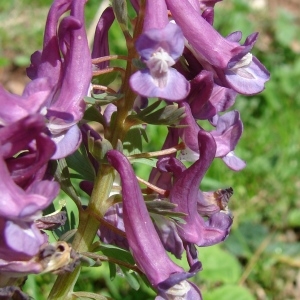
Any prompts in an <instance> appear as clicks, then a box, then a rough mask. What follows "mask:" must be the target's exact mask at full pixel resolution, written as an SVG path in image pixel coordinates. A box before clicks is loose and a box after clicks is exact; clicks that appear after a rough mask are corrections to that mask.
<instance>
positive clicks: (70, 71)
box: [27, 0, 92, 159]
mask: <svg viewBox="0 0 300 300" xmlns="http://www.w3.org/2000/svg"><path fill="white" fill-rule="evenodd" d="M84 4H85V1H84V0H80V1H62V0H56V1H55V2H54V3H53V5H52V7H51V9H50V12H49V14H48V19H47V24H46V31H45V37H44V48H43V50H42V52H36V53H34V54H33V56H32V58H31V61H32V65H31V66H30V67H29V69H28V70H27V74H28V76H29V77H30V78H43V77H45V78H47V79H48V81H49V84H50V88H51V93H50V95H49V96H48V98H47V101H46V104H45V107H46V110H47V113H46V118H47V120H48V124H47V126H48V129H49V131H50V132H51V134H52V139H53V141H54V142H55V143H56V145H57V148H56V152H55V153H54V155H53V157H52V158H53V159H58V158H62V157H66V156H67V155H69V154H71V153H73V152H74V151H75V150H76V149H77V148H78V146H79V144H80V142H81V133H80V130H79V129H78V127H77V126H76V123H77V122H78V121H79V120H80V119H81V118H82V116H83V112H84V108H85V104H84V101H83V97H84V96H86V95H87V94H88V89H89V86H90V81H91V76H92V65H91V57H90V51H89V47H88V43H87V37H86V32H85V28H84ZM68 9H71V15H70V16H67V17H65V18H64V19H63V20H62V21H61V22H60V25H59V29H58V32H57V24H58V21H59V17H60V16H61V15H62V14H63V13H64V12H66V11H67V10H68ZM60 52H61V53H62V55H63V59H62V58H61V56H60ZM74 74H76V75H75V76H74Z"/></svg>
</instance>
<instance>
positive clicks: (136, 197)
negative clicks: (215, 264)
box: [107, 150, 201, 299]
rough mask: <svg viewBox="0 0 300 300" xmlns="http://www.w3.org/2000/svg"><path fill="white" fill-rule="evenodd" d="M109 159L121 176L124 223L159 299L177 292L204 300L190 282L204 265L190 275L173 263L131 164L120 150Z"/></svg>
mask: <svg viewBox="0 0 300 300" xmlns="http://www.w3.org/2000/svg"><path fill="white" fill-rule="evenodd" d="M107 158H108V161H109V162H110V163H111V164H112V166H113V167H114V168H115V169H116V170H117V171H118V173H119V174H120V177H121V181H122V195H123V220H124V227H125V231H126V236H127V239H128V243H129V247H130V250H131V252H132V255H133V257H134V259H135V261H136V264H137V265H138V267H139V268H140V269H141V270H142V271H143V272H144V273H145V275H146V276H147V278H148V279H149V281H150V283H151V284H152V285H153V286H154V287H155V288H156V289H158V292H159V297H158V298H157V299H169V298H168V297H169V296H168V295H170V294H173V293H175V296H176V295H177V296H179V295H180V296H182V299H190V298H189V295H190V294H194V295H197V296H195V298H194V299H201V294H200V292H199V290H198V288H197V287H196V286H194V285H192V284H191V283H189V282H187V281H186V279H187V278H189V277H191V276H193V275H195V273H196V272H197V271H199V269H200V267H201V265H200V264H199V263H197V264H196V265H195V266H194V268H192V269H191V270H190V271H189V272H183V270H182V269H181V268H180V267H179V266H177V265H176V264H175V263H174V262H173V261H172V260H170V258H169V257H168V255H167V254H166V252H165V249H164V247H163V245H162V244H161V241H160V239H159V237H158V235H157V232H156V230H155V228H154V225H153V223H152V221H151V218H150V216H149V213H148V211H147V208H146V205H145V203H144V199H143V196H142V193H141V191H140V188H139V184H138V182H137V180H136V177H135V174H134V172H133V169H132V167H131V165H130V163H129V161H128V160H127V158H126V157H125V156H124V155H123V154H121V153H120V152H118V151H116V150H110V151H109V152H108V153H107Z"/></svg>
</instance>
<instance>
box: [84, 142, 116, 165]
mask: <svg viewBox="0 0 300 300" xmlns="http://www.w3.org/2000/svg"><path fill="white" fill-rule="evenodd" d="M88 141H89V143H88V148H89V151H90V153H91V154H92V155H93V157H94V158H95V159H96V160H97V161H101V160H102V159H103V158H104V156H105V154H106V153H107V151H109V150H111V149H112V148H113V147H112V145H111V143H110V142H109V141H108V140H106V139H102V140H97V141H95V140H94V139H93V138H89V140H88Z"/></svg>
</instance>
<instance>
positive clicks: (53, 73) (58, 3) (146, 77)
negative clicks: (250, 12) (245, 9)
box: [0, 0, 269, 300]
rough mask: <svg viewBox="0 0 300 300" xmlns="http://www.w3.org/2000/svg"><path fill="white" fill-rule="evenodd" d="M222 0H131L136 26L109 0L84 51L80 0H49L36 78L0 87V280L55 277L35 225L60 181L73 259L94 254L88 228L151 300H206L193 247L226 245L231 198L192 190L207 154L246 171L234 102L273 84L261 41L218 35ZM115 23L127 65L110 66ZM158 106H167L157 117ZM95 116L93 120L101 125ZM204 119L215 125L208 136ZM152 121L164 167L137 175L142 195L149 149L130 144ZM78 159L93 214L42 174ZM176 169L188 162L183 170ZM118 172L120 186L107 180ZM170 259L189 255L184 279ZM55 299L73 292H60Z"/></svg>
mask: <svg viewBox="0 0 300 300" xmlns="http://www.w3.org/2000/svg"><path fill="white" fill-rule="evenodd" d="M219 1H220V0H216V1H198V0H180V1H173V0H153V1H140V2H139V1H134V0H132V1H131V4H132V6H133V8H134V9H135V11H136V15H137V17H136V20H134V22H131V24H134V25H132V26H133V27H134V28H133V30H131V29H130V27H128V26H127V24H126V21H125V20H124V15H125V16H126V10H124V7H122V6H120V7H118V3H119V2H118V1H112V3H113V5H112V7H108V8H107V9H105V10H104V12H103V14H102V16H101V18H100V20H99V22H98V25H97V27H96V31H95V36H94V44H93V48H92V49H91V50H90V49H89V46H88V41H87V34H86V29H85V25H84V6H85V2H86V1H85V0H54V2H53V4H52V6H51V8H50V11H49V14H48V17H47V22H46V27H45V34H44V43H43V48H42V50H41V51H36V52H35V53H34V54H33V55H32V57H31V65H30V67H29V68H28V69H27V75H28V77H29V78H30V79H31V80H32V81H31V82H30V83H29V84H28V85H27V86H26V87H25V90H24V92H23V94H22V95H21V96H17V95H13V94H10V93H8V92H7V91H5V90H4V89H3V88H2V87H0V103H1V110H0V132H1V134H0V141H1V143H0V149H1V150H0V172H1V181H0V187H1V198H0V201H1V209H0V232H1V235H0V239H1V246H0V249H1V251H0V272H1V273H3V274H8V275H7V276H22V275H25V274H29V273H40V272H43V271H45V270H46V271H47V270H49V263H48V262H47V263H45V262H44V261H43V260H42V259H41V251H42V249H45V247H46V245H47V243H48V241H47V236H46V234H45V233H44V232H42V231H41V230H40V229H41V228H40V227H39V225H38V224H39V222H37V220H38V219H40V217H41V214H42V211H43V210H44V209H45V208H46V207H48V206H49V205H50V204H51V203H52V202H53V200H54V199H55V198H56V196H57V195H58V193H59V183H60V185H61V189H63V190H64V191H66V190H67V191H68V192H69V193H68V195H69V196H70V197H71V198H72V195H74V194H75V196H74V197H75V198H76V199H75V198H74V199H75V200H74V201H75V202H76V204H77V206H78V210H79V228H80V230H78V232H77V233H76V235H75V238H74V243H73V245H72V246H70V247H73V250H74V251H75V252H81V251H82V252H84V253H87V252H89V251H92V250H91V249H92V248H93V247H92V242H93V240H94V238H95V236H92V237H91V238H88V239H89V240H90V244H88V245H86V244H85V245H83V246H82V244H80V243H81V242H78V241H85V237H86V236H85V234H90V233H88V232H85V231H84V230H85V229H86V228H89V231H90V232H95V234H96V232H97V235H98V237H99V241H101V243H108V244H113V245H115V246H117V247H120V248H123V249H126V250H129V251H130V252H131V254H132V257H133V259H134V262H135V265H134V266H133V269H134V270H138V272H139V273H142V274H144V275H145V276H146V278H147V280H148V281H149V282H150V284H151V286H152V287H153V289H154V290H155V291H156V292H157V297H156V299H158V300H162V299H166V300H167V299H187V300H190V299H193V300H197V299H202V296H201V292H200V289H199V287H197V286H196V285H195V284H194V283H192V282H191V281H189V280H188V279H189V278H191V277H193V276H194V275H196V274H197V273H198V272H199V271H200V270H201V268H202V264H201V262H200V261H199V259H198V247H206V246H211V245H215V244H217V243H220V242H222V241H223V240H224V239H226V237H227V236H228V234H229V232H230V228H231V226H232V222H233V218H232V214H231V212H230V210H229V208H228V201H229V198H230V196H231V195H232V192H233V191H232V189H231V188H229V189H225V190H221V189H220V190H217V191H206V192H204V191H202V190H200V189H199V186H200V184H201V181H202V179H203V177H204V176H205V174H206V172H207V170H208V169H209V167H210V165H211V164H212V162H213V160H214V159H215V158H220V159H222V160H223V162H224V163H225V164H226V165H227V166H228V167H229V168H230V169H232V170H234V171H239V170H241V169H243V168H244V167H245V162H244V161H243V160H242V159H241V158H239V157H237V156H236V155H235V153H234V150H235V148H236V146H237V143H238V141H239V139H240V137H241V135H242V132H243V123H242V121H241V117H240V114H239V112H238V111H236V110H233V109H232V107H233V105H234V103H235V99H236V96H237V95H238V94H243V95H253V94H257V93H259V92H261V91H262V90H263V89H264V87H265V83H266V81H267V80H268V79H269V73H268V71H267V70H266V68H265V67H264V66H263V65H262V64H261V63H260V61H259V60H258V59H257V58H256V57H255V56H253V55H252V54H251V52H250V51H251V49H252V47H253V46H254V44H255V41H256V39H257V36H258V34H257V33H253V34H251V35H250V36H248V37H247V38H246V40H245V42H244V43H243V44H241V43H240V40H241V38H242V35H241V32H234V33H231V34H229V35H228V36H227V37H223V36H221V35H220V33H219V32H218V31H217V30H216V29H215V28H214V27H213V21H214V6H215V4H216V3H217V2H219ZM122 9H123V10H122ZM66 13H67V14H66ZM115 19H116V20H117V21H118V22H119V23H120V25H121V26H120V27H121V29H122V30H123V33H124V37H125V38H126V42H127V47H128V56H127V58H126V61H127V67H126V70H122V69H121V68H115V67H111V66H110V63H109V61H110V60H111V59H115V58H116V57H115V56H113V55H112V54H111V53H110V49H109V41H108V36H109V35H108V32H109V30H110V27H111V25H112V23H113V22H114V20H115ZM131 31H132V32H131ZM132 45H134V46H132ZM130 47H132V48H130ZM117 58H122V57H121V56H120V57H117ZM137 58H138V59H139V60H140V63H139V64H137V63H136V62H135V61H136V60H137ZM113 71H117V72H120V73H121V76H120V79H119V80H118V81H117V82H114V84H113V85H107V84H106V83H105V82H106V81H107V80H105V79H106V77H105V76H106V75H107V74H108V73H110V72H113ZM92 76H94V79H92ZM99 82H100V84H99ZM103 82H104V83H103ZM96 83H97V84H96ZM116 86H117V88H116ZM87 96H88V97H87ZM91 96H92V98H93V100H91ZM84 98H85V99H84ZM153 98H156V99H153ZM155 101H158V102H155ZM156 103H158V105H159V104H162V103H163V104H162V106H163V108H162V109H158V110H155V109H156V108H157V107H158V105H156ZM89 121H94V122H95V121H96V122H97V123H99V124H101V126H102V127H101V130H99V129H97V128H99V126H98V127H97V126H96V127H95V126H92V125H89V124H88V122H89ZM199 121H201V122H205V121H206V122H208V123H209V124H210V125H211V128H212V129H211V130H205V129H204V128H202V127H201V126H200V125H199ZM147 123H149V124H156V125H158V126H163V125H167V126H168V134H167V136H166V137H162V138H164V144H163V146H162V149H157V150H159V151H158V152H156V154H153V156H157V157H158V159H157V163H156V166H155V167H154V168H153V169H152V171H151V173H150V174H149V176H148V181H146V179H144V180H143V183H144V184H146V186H147V188H146V189H141V187H140V184H139V180H140V179H138V178H137V177H136V175H135V173H134V169H133V167H132V165H131V163H132V161H134V159H135V158H138V157H141V158H144V159H147V158H149V157H152V156H151V155H152V154H151V153H137V152H141V151H140V149H135V148H134V147H136V148H137V146H136V145H135V144H134V143H133V142H131V141H133V140H134V139H135V140H136V139H137V140H139V141H140V142H141V141H142V138H143V137H144V136H145V134H144V132H145V131H147ZM206 127H207V126H206ZM133 136H134V139H133V138H132V137H133ZM128 145H129V146H128ZM180 145H181V146H180ZM182 145H183V146H182ZM79 146H81V150H80V151H79V150H77V149H78V148H79ZM130 147H132V148H134V149H133V150H132V149H131V150H130ZM170 149H171V151H170ZM174 149H175V150H174ZM75 151H77V152H76V153H77V154H79V156H80V157H81V158H82V159H83V163H82V164H83V165H84V166H86V168H87V169H89V170H90V172H89V174H92V175H89V176H87V175H86V174H84V172H83V173H82V174H79V175H78V176H79V177H80V179H81V182H80V184H79V187H80V189H81V190H83V191H84V192H86V193H87V194H88V195H89V200H88V205H87V207H85V206H83V205H82V204H81V203H80V199H79V197H78V196H77V195H76V193H73V192H70V190H72V189H73V190H72V191H74V190H78V189H77V187H75V188H73V187H70V186H71V183H70V182H71V181H70V178H68V180H69V181H68V185H67V188H66V180H64V179H62V177H60V176H56V178H55V179H54V173H53V171H52V169H51V168H50V167H52V168H53V162H54V161H56V160H58V161H59V162H65V160H64V159H65V158H69V157H74V155H76V153H75V154H73V153H74V152H75ZM177 152H178V153H177ZM126 156H127V157H126ZM76 157H77V158H78V156H76ZM69 161H70V160H68V159H67V162H69ZM184 161H189V162H191V163H192V164H190V166H189V167H187V166H186V165H185V164H184ZM79 164H81V162H79ZM69 167H70V168H73V169H76V170H79V169H80V168H76V166H75V167H74V166H73V167H72V166H69ZM57 170H58V169H57ZM78 172H80V171H78ZM118 175H119V177H120V182H119V184H117V183H116V181H115V185H113V184H112V181H113V179H114V178H115V177H117V176H118ZM78 176H77V177H78ZM57 181H58V182H59V183H58V182H57ZM140 181H141V180H140ZM104 183H106V185H105V184H104ZM99 186H100V187H101V190H100V191H99V190H98V188H99ZM116 195H117V196H120V197H119V198H118V197H117V196H116ZM78 199H79V200H78ZM120 199H121V200H120ZM149 199H150V200H149ZM164 205H167V207H168V209H167V213H164V211H165V210H164V207H165V206H164ZM95 226H96V227H95ZM91 228H92V230H91ZM81 234H82V236H81ZM83 249H84V250H83ZM168 252H170V253H172V254H173V255H175V257H176V258H178V259H181V258H182V257H183V256H186V258H187V261H188V264H189V268H188V270H184V269H183V268H182V267H179V266H178V265H177V264H176V263H174V262H173V261H172V260H171V259H170V256H169V255H168ZM86 255H87V254H86ZM119 263H120V264H122V261H121V260H120V262H119ZM126 267H128V264H127V265H126ZM76 270H77V271H78V270H79V269H78V268H77V269H76ZM79 272H80V271H79ZM200 274H201V273H200ZM63 276H68V275H63ZM75 277H76V276H73V277H72V278H75ZM66 278H67V277H64V280H66V282H70V281H68V279H66ZM70 280H71V279H70ZM0 283H1V282H0ZM74 284H75V282H73V283H72V284H70V287H69V288H70V290H72V288H73V286H74ZM67 289H68V287H67V288H65V287H62V279H61V278H60V277H59V278H58V279H57V282H56V284H55V285H54V288H53V290H54V292H53V293H52V295H55V296H52V298H51V297H50V299H67V298H64V297H69V296H70V291H69V290H67ZM61 290H64V291H65V295H67V296H60V297H58V296H57V295H58V294H59V293H60V292H61ZM61 293H62V294H61V295H63V292H61Z"/></svg>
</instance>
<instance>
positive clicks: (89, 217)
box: [48, 0, 145, 300]
mask: <svg viewBox="0 0 300 300" xmlns="http://www.w3.org/2000/svg"><path fill="white" fill-rule="evenodd" d="M144 6H145V0H142V1H141V9H140V13H139V16H138V18H137V22H136V26H135V30H134V35H133V39H132V38H131V37H127V39H126V43H127V49H128V63H127V67H126V71H125V78H124V81H123V85H122V87H121V93H124V98H123V99H122V100H121V101H118V103H117V116H116V120H117V121H116V123H115V124H114V126H113V128H112V129H111V130H108V132H107V136H106V138H107V139H108V140H109V141H110V142H111V144H112V146H113V147H114V148H116V146H117V144H118V140H121V141H122V140H123V139H124V137H125V135H126V132H127V128H126V126H125V119H126V117H127V116H128V113H129V112H130V111H131V109H132V106H133V102H134V99H135V98H136V95H135V93H134V92H133V91H132V89H131V88H130V85H129V78H130V76H131V74H132V73H133V72H134V70H133V67H132V64H131V61H132V59H134V58H136V57H138V54H137V52H136V50H135V48H134V40H135V39H136V38H137V37H138V36H139V35H140V33H141V32H142V25H143V13H144V11H143V9H142V8H143V7H144ZM113 181H114V170H113V168H111V167H110V166H108V165H101V167H100V170H99V171H98V174H97V178H96V180H95V185H94V189H93V192H92V195H91V199H90V202H89V205H88V208H87V209H86V210H81V209H80V210H79V226H78V231H77V232H76V235H75V237H74V241H73V243H72V248H73V249H74V250H75V251H77V252H79V253H81V252H88V251H89V248H90V247H91V245H92V243H93V241H94V238H95V236H96V233H97V230H98V228H99V225H100V222H99V221H98V220H97V219H96V218H95V217H93V215H97V216H99V217H100V218H103V216H104V214H105V212H106V211H107V209H108V207H109V205H108V204H107V203H106V201H107V199H108V197H109V193H110V191H111V188H112V185H113ZM89 211H91V212H92V213H89ZM79 274H80V267H77V268H76V269H75V270H74V271H73V272H72V273H68V274H64V275H59V276H58V277H57V279H56V281H55V283H54V286H53V288H52V290H51V292H50V295H49V297H48V299H49V300H53V299H55V300H71V299H72V292H73V288H74V285H75V283H76V281H77V278H78V276H79Z"/></svg>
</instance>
